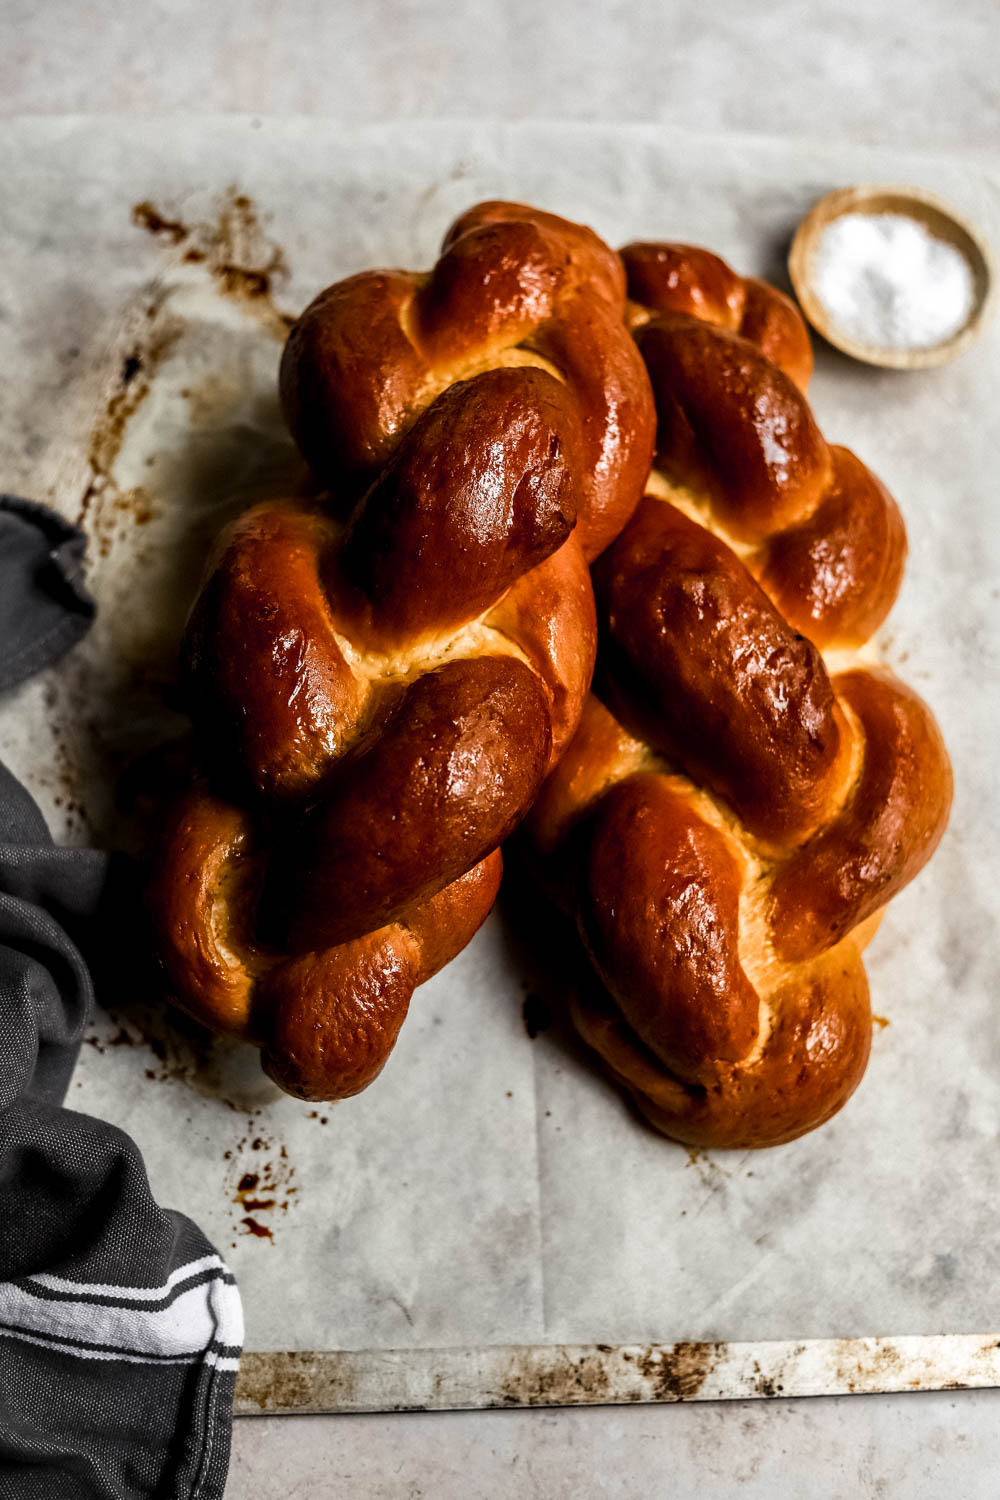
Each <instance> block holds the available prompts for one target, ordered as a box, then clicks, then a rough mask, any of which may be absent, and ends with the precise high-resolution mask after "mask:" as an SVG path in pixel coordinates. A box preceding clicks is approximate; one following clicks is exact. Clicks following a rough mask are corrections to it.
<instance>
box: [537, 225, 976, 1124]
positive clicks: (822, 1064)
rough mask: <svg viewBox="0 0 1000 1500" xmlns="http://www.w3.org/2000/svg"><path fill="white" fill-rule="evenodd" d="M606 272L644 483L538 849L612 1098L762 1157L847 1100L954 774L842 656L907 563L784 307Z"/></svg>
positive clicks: (907, 707)
mask: <svg viewBox="0 0 1000 1500" xmlns="http://www.w3.org/2000/svg"><path fill="white" fill-rule="evenodd" d="M622 256H623V260H624V263H625V266H626V269H627V272H628V278H629V293H630V298H631V299H632V301H631V306H630V321H631V323H632V326H633V327H634V328H635V330H636V338H637V343H638V347H639V348H640V350H641V353H642V355H643V358H644V359H645V362H646V365H647V368H648V370H649V373H650V377H651V380H652V385H653V391H654V396H655V399H656V405H657V413H658V434H657V445H656V458H655V461H654V470H653V474H652V476H651V479H650V482H649V485H648V487H647V493H646V495H645V497H644V499H643V500H642V501H641V502H640V505H639V507H638V509H637V510H636V512H635V514H634V515H633V517H632V519H631V521H630V522H629V523H628V524H627V525H626V526H625V528H624V530H623V531H622V533H621V535H620V536H619V537H618V539H617V540H616V541H615V542H614V543H613V544H612V545H611V546H610V547H609V548H608V550H607V551H606V552H605V553H604V555H603V556H602V557H601V559H600V560H599V562H598V563H597V566H596V567H595V569H594V581H595V589H596V594H597V600H598V618H599V626H600V631H601V647H600V653H599V659H598V669H597V676H596V678H595V688H596V691H597V692H598V693H599V697H595V696H592V697H591V698H590V699H589V700H588V703H587V705H586V707H585V710H584V714H583V717H582V721H581V724H580V728H579V730H578V731H577V734H576V736H575V737H574V739H573V741H572V742H571V744H570V746H569V748H568V750H567V752H566V754H565V756H564V757H563V759H562V761H561V762H560V764H559V765H558V766H557V768H556V769H555V771H554V772H553V773H552V775H551V776H550V778H549V779H548V781H547V782H546V784H545V786H544V788H543V790H542V792H541V794H540V797H539V799H538V801H537V803H536V806H535V809H534V811H533V813H532V815H531V822H530V833H531V836H532V839H533V842H534V846H535V848H536V849H539V850H541V852H542V854H543V857H544V859H543V863H544V865H545V866H546V867H547V871H548V879H549V883H550V884H551V885H552V887H553V888H554V889H555V890H556V892H557V893H558V895H559V898H560V899H561V901H562V902H563V904H564V905H565V906H566V907H567V909H568V910H570V911H571V912H572V913H573V914H574V915H575V918H576V921H577V924H578V927H579V931H580V933H581V935H582V938H583V941H584V943H585V945H586V947H587V949H588V952H589V955H590V957H591V960H592V962H593V966H594V969H595V970H596V974H597V976H598V977H599V980H600V983H599V984H598V983H597V982H596V981H595V982H594V984H593V986H592V987H587V988H585V990H584V991H582V992H581V993H579V994H577V995H575V996H574V997H573V998H572V1002H571V1003H572V1013H573V1019H574V1021H575V1024H576V1026H577V1028H578V1030H579V1031H580V1033H581V1035H582V1036H583V1038H584V1040H585V1041H586V1042H587V1043H588V1044H589V1045H590V1046H591V1047H592V1048H593V1049H594V1050H595V1051H596V1052H597V1053H598V1054H599V1055H600V1057H601V1058H602V1060H603V1061H604V1063H605V1064H606V1065H607V1067H608V1069H609V1070H610V1072H611V1074H612V1076H613V1077H614V1078H615V1079H616V1080H617V1081H618V1082H619V1083H620V1084H622V1085H623V1086H624V1087H625V1088H626V1089H627V1090H628V1091H629V1092H630V1093H631V1094H632V1096H633V1098H634V1100H635V1102H636V1103H637V1105H638V1107H639V1109H640V1110H641V1111H642V1113H643V1114H644V1115H645V1116H646V1117H647V1118H648V1120H649V1121H650V1122H651V1123H652V1124H653V1125H654V1126H656V1127H657V1128H658V1129H659V1130H661V1131H662V1132H664V1133H665V1134H666V1135H668V1136H671V1137H673V1138H674V1139H677V1140H681V1141H684V1142H688V1143H690V1144H693V1145H706V1146H719V1147H727V1146H728V1147H751V1146H767V1145H775V1144H778V1143H780V1142H783V1141H788V1140H791V1139H793V1138H794V1137H796V1136H798V1135H801V1134H802V1133H804V1132H805V1131H808V1130H811V1129H813V1128H814V1127H815V1126H817V1125H820V1124H822V1123H823V1121H825V1120H827V1119H828V1118H829V1117H830V1116H831V1115H832V1114H834V1113H835V1111H836V1110H838V1109H839V1108H840V1106H841V1105H842V1104H843V1103H844V1102H845V1100H846V1099H847V1098H848V1097H849V1095H850V1094H851V1092H852V1091H853V1090H854V1088H855V1087H856V1085H857V1084H858V1082H859V1081H860V1078H861V1076H862V1074H863V1072H864V1069H865V1066H866V1063H867V1059H868V1053H869V1048H870V1042H871V1025H872V1023H871V1014H870V1009H869V1001H868V986H867V980H866V977H865V972H864V969H863V966H862V963H861V950H862V948H863V947H864V945H865V944H866V943H867V941H868V940H869V938H870V937H871V936H872V933H873V931H874V928H875V926H876V925H877V922H878V919H879V916H880V914H881V911H882V909H883V908H884V906H885V904H886V902H887V901H888V900H889V899H890V898H891V897H892V896H893V895H895V894H896V892H897V891H899V890H900V889H901V888H902V886H904V885H905V884H906V883H907V882H908V881H909V880H911V879H912V878H913V876H914V875H915V874H916V873H917V871H918V870H919V869H920V868H921V867H922V866H923V864H924V863H925V861H926V860H927V859H928V858H929V857H930V855H931V853H932V852H933V850H934V848H935V846H936V845H937V842H938V840H939V839H940V837H941V834H942V832H943V830H944V827H945V824H946V822H947V817H948V811H949V807H950V801H951V772H950V768H949V763H948V758H947V755H946V752H945V749H944V746H943V744H942V741H941V738H940V735H939V733H938V730H937V728H936V725H935V723H934V721H933V719H932V717H931V715H930V713H929V712H928V710H927V708H926V707H925V705H924V704H923V703H922V702H921V701H920V699H919V698H918V697H917V696H916V694H914V693H913V692H911V691H910V690H909V689H908V688H906V687H904V686H903V685H902V684H901V683H900V682H898V681H897V680H896V679H895V678H893V677H892V676H891V675H890V674H889V673H888V672H886V671H883V670H879V669H877V668H872V667H867V666H864V665H863V664H862V662H861V659H860V658H859V656H858V650H859V648H860V647H861V646H862V645H863V644H864V642H865V641H866V640H867V639H868V637H869V636H870V635H871V634H872V632H873V631H874V630H875V629H876V628H877V627H878V625H879V624H880V623H881V622H882V620H883V619H884V617H885V615H886V613H887V612H888V610H889V608H890V606H891V604H892V602H893V599H894V597H895V594H896V592H897V589H898V586H899V582H900V576H901V571H902V564H903V558H904V553H905V535H904V531H903V525H902V521H901V518H900V515H899V512H898V510H897V508H896V506H895V504H894V502H893V501H892V499H891V497H890V496H889V494H888V493H887V491H886V490H885V489H884V488H883V486H882V485H881V484H880V483H879V481H878V480H877V479H876V478H875V477H874V475H872V474H871V473H870V472H869V471H868V470H867V469H866V468H865V466H864V465H863V464H862V463H861V462H860V461H859V460H858V459H857V458H855V457H854V456H853V454H851V453H849V452H848V451H847V450H846V449H844V448H835V447H830V446H828V444H827V443H826V442H825V441H824V439H823V437H822V435H821V434H820V431H819V429H818V427H817V426H816V423H815V421H814V419H813V416H812V413H811V411H810V409H809V406H808V404H807V403H806V401H805V398H804V396H803V395H802V391H801V389H800V387H801V386H803V385H804V384H805V381H806V380H807V379H808V375H809V372H810V366H811V359H810V357H809V353H808V340H807V338H806V335H805V331H804V328H803V326H802V323H801V320H800V319H799V317H798V314H797V313H796V311H795V309H794V307H793V306H792V304H791V303H790V302H788V301H787V299H785V298H784V297H782V296H781V294H780V293H777V292H775V291H773V290H772V289H770V288H768V287H765V286H763V285H762V284H761V283H759V282H743V281H741V280H740V278H738V277H736V276H735V275H734V274H733V273H732V272H731V271H730V270H729V268H728V267H726V266H725V265H724V264H723V263H722V262H721V261H719V260H718V259H717V257H714V256H711V255H709V254H708V252H706V251H701V250H694V249H691V248H689V247H686V246H678V245H633V246H629V247H627V248H626V249H625V250H624V251H623V252H622ZM796 382H798V383H796ZM821 652H826V653H828V656H827V658H826V659H824V656H823V655H822V654H821Z"/></svg>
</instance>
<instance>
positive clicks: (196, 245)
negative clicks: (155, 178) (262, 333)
mask: <svg viewBox="0 0 1000 1500" xmlns="http://www.w3.org/2000/svg"><path fill="white" fill-rule="evenodd" d="M132 222H133V224H135V226H136V228H138V229H145V230H146V231H147V233H149V234H152V235H154V236H155V237H156V238H157V239H159V240H160V241H161V242H162V243H163V244H164V245H165V246H166V247H168V248H169V250H170V251H171V253H172V255H173V256H174V258H175V259H176V260H179V261H180V262H182V263H184V264H187V265H201V266H204V268H205V270H207V271H208V273H209V275H210V276H211V277H212V278H213V280H214V281H215V284H216V287H217V289H218V290H219V291H220V292H221V293H222V295H223V296H224V297H227V298H228V299H229V300H230V301H233V302H239V303H240V304H242V305H243V306H244V307H250V308H251V309H252V310H253V312H254V313H255V315H256V316H257V317H259V319H260V321H261V322H262V323H263V324H264V326H265V327H266V328H267V329H268V330H269V332H271V333H272V334H273V335H274V337H275V338H277V339H280V340H281V341H284V339H285V336H286V335H287V333H288V330H289V328H290V327H291V326H292V324H293V323H294V321H295V319H294V318H293V317H292V316H291V315H290V314H289V313H285V312H282V311H281V310H280V309H279V308H278V307H276V306H275V303H274V300H273V294H274V291H275V287H276V285H277V286H280V285H283V284H284V283H285V282H286V281H287V280H288V263H287V261H286V260H285V255H284V251H283V250H282V248H281V246H280V245H279V244H278V243H277V242H276V241H275V240H274V239H273V238H272V237H271V236H270V235H269V234H268V233H267V231H266V230H265V228H264V225H263V222H262V219H261V216H260V214H259V212H258V210H257V208H256V205H255V204H254V202H253V200H252V199H251V198H250V197H249V196H248V194H246V193H242V192H240V191H239V190H238V189H237V188H236V187H235V186H233V187H230V188H228V189H227V190H226V192H225V193H224V194H223V195H222V197H221V198H220V199H219V200H218V203H217V205H216V211H215V216H214V217H213V218H210V219H207V220H205V221H203V222H200V223H194V224H186V223H185V222H184V221H183V219H181V218H180V217H179V216H177V215H175V214H169V213H166V212H164V211H162V210H161V209H159V208H157V207H156V206H155V205H154V204H153V203H151V202H150V201H149V200H148V199H147V200H144V201H143V202H142V203H137V204H135V206H134V207H133V209H132Z"/></svg>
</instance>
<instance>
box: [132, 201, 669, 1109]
mask: <svg viewBox="0 0 1000 1500" xmlns="http://www.w3.org/2000/svg"><path fill="white" fill-rule="evenodd" d="M624 310H625V281H624V274H623V270H622V267H621V263H620V261H619V260H618V258H617V257H616V256H615V255H614V254H613V253H612V252H611V251H610V250H609V249H608V248H607V247H606V246H605V245H604V244H603V243H602V242H601V241H600V240H599V239H598V238H597V237H596V235H594V234H592V233H591V232H590V231H589V230H587V229H583V228H580V227H578V226H576V225H573V224H570V223H567V222H566V221H564V220H561V219H557V218H554V217H553V216H551V215H547V214H542V213H537V212H535V211H533V210H531V209H526V208H521V207H519V206H518V205H514V204H502V203H493V204H484V205H482V206H480V207H479V208H476V209H473V210H472V211H471V212H470V213H467V214H465V215H464V216H463V217H462V218H461V219H459V220H458V222H457V223H456V224H455V225H454V227H453V228H452V230H451V231H450V233H449V235H448V237H447V239H446V240H445V244H444V249H443V252H442V255H441V258H440V259H439V261H438V262H437V264H436V266H435V267H434V269H433V271H432V272H431V273H430V274H429V275H426V276H421V275H416V274H412V273H408V272H401V271H370V272H365V273H362V274H361V275H358V276H352V277H349V278H348V279H347V280H346V281H342V282H339V283H337V284H336V285H335V286H332V287H330V288H329V289H328V290H327V291H325V292H323V293H322V294H321V295H320V296H319V297H318V298H317V299H316V301H315V302H313V303H312V305H311V306H310V307H308V308H307V309H306V311H305V312H304V313H303V315H302V317H301V318H300V319H299V320H298V322H297V323H296V324H295V326H294V328H293V329H292V332H291V334H290V336H289V339H288V343H287V345H286V348H285V351H284V356H283V359H282V365H281V394H282V400H283V403H284V408H285V412H286V415H287V419H288V422H289V425H290V427H291V430H292V432H293V435H294V436H295V438H296V440H297V442H298V444H299V445H300V447H301V449H302V452H303V453H304V455H305V456H306V458H307V460H308V461H309V463H310V465H311V467H312V469H313V471H314V473H315V474H316V475H317V477H318V479H319V481H320V482H321V483H322V485H323V486H324V487H325V488H324V489H323V490H322V492H319V493H316V494H314V495H313V496H311V497H305V498H303V497H285V498H277V499H275V500H274V501H271V502H268V503H265V504H263V505H258V506H257V507H255V508H254V509H252V510H250V511H249V512H248V513H246V514H245V515H243V516H241V517H240V518H239V519H238V520H236V521H235V523H233V524H232V525H231V526H229V527H228V528H227V529H226V530H225V531H224V532H223V534H222V536H221V537H220V539H219V541H218V544H217V546H216V548H215V551H214V553H213V555H212V557H211V558H210V559H209V563H208V568H207V573H206V579H205V583H204V586H203V588H202V590H201V593H200V595H199V597H198V599H197V601H196V603H195V606H194V610H193V612H192V615H191V619H190V622H189V625H188V629H187V634H186V639H185V644H184V671H185V681H186V685H187V693H188V701H189V705H190V710H191V714H192V718H193V720H194V724H195V730H196V740H197V744H198V747H199V748H198V758H199V761H200V766H201V769H200V771H199V772H198V773H197V774H196V775H195V776H194V777H193V779H192V780H191V783H190V785H189V786H188V787H187V788H186V789H185V790H184V792H183V794H182V795H181V797H180V799H179V800H178V801H177V802H176V804H175V805H174V807H173V808H172V810H171V812H170V813H169V815H168V817H167V818H166V822H165V827H164V830H163V835H162V839H161V841H160V844H159V847H158V851H157V853H156V857H155V859H154V864H153V871H152V877H151V882H150V891H149V904H150V907H151V910H152V913H153V917H154V921H155V924H156V927H157V931H158V936H159V947H160V954H161V959H162V963H163V966H164V968H165V970H166V975H167V979H168V982H169V986H170V988H171V990H172V992H173V994H174V996H175V997H176V999H177V1000H178V1002H179V1003H180V1004H181V1005H183V1006H184V1008H186V1009H187V1010H188V1011H190V1012H191V1013H192V1014H193V1015H194V1016H196V1017H197V1018H198V1019H199V1020H201V1021H203V1022H204V1023H205V1024H206V1025H208V1026H211V1027H213V1028H215V1029H216V1030H219V1031H223V1032H229V1033H231V1034H233V1035H235V1036H238V1037H243V1038H246V1039H248V1040H250V1041H252V1042H255V1043H257V1044H258V1045H259V1046H260V1047H261V1048H262V1049H263V1064H264V1067H265V1069H266V1070H267V1072H268V1073H269V1074H270V1075H271V1077H272V1078H274V1079H275V1080H276V1081H277V1082H278V1083H279V1084H280V1085H281V1086H282V1087H283V1088H285V1089H287V1090H288V1091H289V1092H291V1093H294V1094H298V1095H300V1096H301V1097H303V1098H313V1099H333V1098H338V1097H342V1096H346V1095H349V1094H352V1093H356V1092H357V1091H358V1090H360V1089H362V1088H364V1087H365V1086H366V1085H367V1084H368V1083H370V1082H371V1080H372V1079H373V1078H374V1077H375V1076H376V1075H377V1074H378V1072H379V1071H380V1069H381V1067H382V1065H383V1063H384V1062H385V1059H386V1057H387V1055H388V1053H389V1051H390V1049H391V1048H392V1046H393V1043H394V1042H395V1039H396V1035H397V1033H398V1030H399V1027H400V1025H401V1023H402V1021H403V1019H404V1017H405V1015H406V1010H407V1006H408V1004H409V1000H410V995H411V993H412V990H413V988H414V986H415V985H417V984H420V983H421V982H423V980H425V979H427V978H428V977H429V976H430V975H431V974H433V973H434V972H435V971H436V970H437V969H439V968H440V967H441V966H442V964H444V963H446V962H447V961H448V960H449V959H450V958H452V957H453V956H454V955H455V954H456V953H457V952H458V951H459V950H460V949H461V948H462V947H463V946H464V945H465V944H466V943H467V942H468V941H469V939H470V938H471V937H472V935H473V933H474V932H475V931H476V929H477V928H478V926H479V925H480V923H481V922H482V921H483V920H484V918H485V917H486V915H487V913H488V911H489V909H490V906H491V904H492V902H493V899H494V896H495V894H496V890H497V885H498V882H499V878H500V868H501V861H500V855H499V852H498V846H499V844H500V843H501V842H502V841H503V839H504V838H506V836H507V835H508V834H509V833H510V832H511V831H512V829H513V828H514V826H515V825H516V824H517V822H518V821H519V820H520V818H521V817H522V816H523V815H524V813H525V812H526V811H527V809H528V807H529V806H530V804H531V802H532V800H533V798H534V796H535V793H536V791H537V789H538V787H539V785H540V783H541V781H542V778H543V777H544V775H545V773H546V771H547V770H548V769H550V768H551V766H552V765H553V764H554V762H555V760H556V759H557V757H558V755H559V754H560V753H561V751H562V750H563V748H564V747H565V745H566V743H567V741H568V740H569V738H570V737H571V735H572V733H573V731H574V729H575V727H576V724H577V722H578V719H579V715H580V711H581V707H582V703H583V700H584V695H585V693H586V691H587V688H588V685H589V681H590V676H591V671H592V667H593V658H594V650H595V622H594V605H593V595H592V590H591V584H590V579H589V575H588V571H587V565H586V559H587V558H588V557H590V556H593V555H595V554H596V553H597V552H598V551H599V550H600V549H601V548H602V547H603V546H604V545H605V544H606V542H607V541H609V540H610V538H611V537H612V536H614V535H615V534H616V533H617V532H618V531H619V530H620V529H621V527H622V525H623V524H624V523H625V521H626V520H627V519H628V516H629V515H630V514H631V512H632V510H633V509H634V508H635V505H636V503H637V501H638V499H639V497H640V494H641V487H642V484H643V482H644V480H645V477H646V473H647V471H648V465H649V460H650V456H651V451H652V443H653V433H654V425H655V418H654V412H653V405H652V398H651V394H650V391H649V383H648V378H647V376H646V373H645V369H644V366H643V363H642V360H641V358H640V356H639V355H638V353H637V351H636V349H635V346H634V344H633V341H632V339H631V337H630V335H629V333H628V331H627V330H626V328H625V324H624V321H623V316H624Z"/></svg>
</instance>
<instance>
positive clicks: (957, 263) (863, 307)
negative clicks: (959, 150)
mask: <svg viewBox="0 0 1000 1500" xmlns="http://www.w3.org/2000/svg"><path fill="white" fill-rule="evenodd" d="M812 282H813V290H814V292H815V294H816V296H817V297H818V298H819V301H820V302H821V303H822V304H823V308H824V310H825V312H826V314H827V317H828V318H829V319H830V321H831V323H835V324H836V326H837V327H838V328H839V329H840V330H841V331H842V332H843V333H845V334H847V335H848V336H849V337H850V338H852V339H856V340H857V341H858V343H862V344H868V345H870V346H875V347H880V348H883V349H927V348H930V347H931V346H933V345H934V344H940V343H942V342H943V340H945V339H947V338H950V337H951V335H952V334H954V333H957V332H958V330H959V329H960V328H962V327H963V326H964V324H965V323H966V322H967V321H968V319H969V314H970V313H971V312H972V308H973V303H974V299H975V293H974V287H973V279H972V269H971V267H970V265H969V262H968V261H967V260H966V258H965V256H964V255H963V254H962V252H961V251H960V250H958V249H956V247H955V246H954V245H950V244H948V243H947V241H945V240H939V239H936V238H935V237H934V235H932V234H931V233H930V231H929V230H928V229H926V228H925V227H924V225H923V224H920V223H918V222H917V220H915V219H911V218H908V217H907V216H906V215H905V214H894V213H881V214H862V213H850V214H841V216H840V217H839V218H837V219H834V220H833V221H832V222H831V223H829V224H828V225H827V226H826V228H825V229H824V231H823V233H822V234H821V236H820V239H819V243H818V245H817V247H816V253H815V258H814V260H813V267H812Z"/></svg>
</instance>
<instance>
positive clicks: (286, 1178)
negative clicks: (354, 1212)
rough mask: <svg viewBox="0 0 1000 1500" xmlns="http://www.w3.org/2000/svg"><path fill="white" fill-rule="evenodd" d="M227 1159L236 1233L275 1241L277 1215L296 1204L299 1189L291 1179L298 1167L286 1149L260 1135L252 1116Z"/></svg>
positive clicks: (234, 1231)
mask: <svg viewBox="0 0 1000 1500" xmlns="http://www.w3.org/2000/svg"><path fill="white" fill-rule="evenodd" d="M226 1159H227V1161H228V1162H229V1166H228V1168H227V1173H226V1177H227V1192H229V1190H230V1189H232V1192H231V1194H230V1199H231V1202H233V1203H235V1205H236V1214H235V1216H234V1224H233V1233H234V1234H238V1235H240V1236H243V1237H245V1236H250V1237H251V1238H254V1239H266V1240H270V1241H271V1242H272V1243H273V1241H274V1231H275V1228H276V1226H277V1223H278V1218H277V1216H278V1215H279V1214H287V1213H288V1210H289V1209H290V1208H293V1207H294V1206H295V1203H296V1195H297V1194H298V1191H299V1189H298V1186H297V1184H295V1183H293V1181H292V1179H293V1177H294V1176H295V1168H294V1166H293V1165H292V1164H291V1162H290V1161H289V1158H288V1150H287V1148H286V1147H285V1146H284V1145H282V1144H281V1143H279V1142H275V1141H274V1140H272V1139H271V1138H270V1137H268V1136H265V1135H263V1134H258V1133H257V1132H256V1131H255V1128H254V1118H253V1116H250V1117H249V1118H248V1121H247V1131H246V1133H245V1134H244V1135H243V1136H242V1137H241V1138H240V1140H239V1141H237V1143H236V1145H235V1147H234V1148H233V1149H232V1150H231V1151H227V1152H226Z"/></svg>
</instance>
